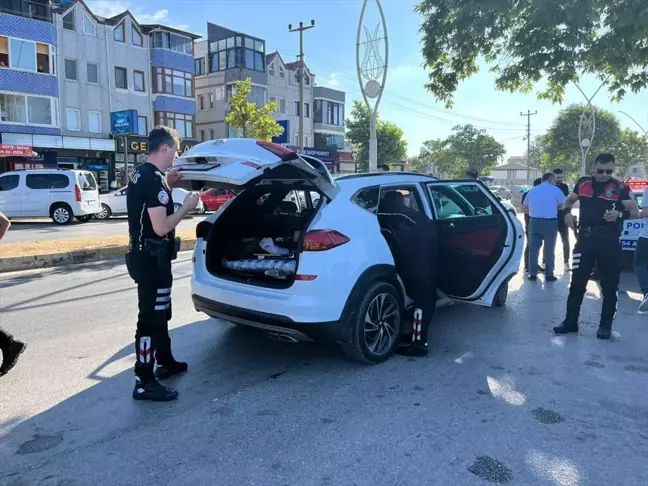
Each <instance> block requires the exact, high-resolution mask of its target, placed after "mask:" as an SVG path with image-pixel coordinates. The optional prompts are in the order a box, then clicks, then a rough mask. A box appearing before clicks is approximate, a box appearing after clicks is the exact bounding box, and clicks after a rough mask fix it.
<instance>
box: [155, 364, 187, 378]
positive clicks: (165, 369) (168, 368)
mask: <svg viewBox="0 0 648 486" xmlns="http://www.w3.org/2000/svg"><path fill="white" fill-rule="evenodd" d="M188 369H189V365H188V364H187V363H185V362H184V361H176V360H175V359H174V360H173V361H170V362H168V363H165V364H163V365H162V364H159V363H158V366H157V368H156V369H155V377H156V378H157V379H158V380H166V379H168V378H171V377H172V376H176V375H180V374H182V373H186V372H187V370H188Z"/></svg>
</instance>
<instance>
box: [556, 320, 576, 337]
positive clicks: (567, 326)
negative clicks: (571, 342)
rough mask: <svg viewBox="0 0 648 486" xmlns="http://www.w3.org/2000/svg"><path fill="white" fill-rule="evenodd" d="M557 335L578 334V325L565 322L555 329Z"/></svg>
mask: <svg viewBox="0 0 648 486" xmlns="http://www.w3.org/2000/svg"><path fill="white" fill-rule="evenodd" d="M553 331H554V332H555V333H556V334H569V333H570V332H578V323H573V322H568V321H567V320H564V321H563V322H562V323H561V324H560V326H556V327H554V328H553Z"/></svg>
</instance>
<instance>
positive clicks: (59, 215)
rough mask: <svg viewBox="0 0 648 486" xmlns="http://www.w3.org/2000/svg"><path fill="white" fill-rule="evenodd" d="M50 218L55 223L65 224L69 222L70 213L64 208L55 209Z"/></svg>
mask: <svg viewBox="0 0 648 486" xmlns="http://www.w3.org/2000/svg"><path fill="white" fill-rule="evenodd" d="M52 217H53V218H54V221H56V222H57V223H59V224H65V223H67V222H68V221H69V220H70V212H69V211H68V210H67V209H65V208H56V209H55V210H54V214H53V215H52Z"/></svg>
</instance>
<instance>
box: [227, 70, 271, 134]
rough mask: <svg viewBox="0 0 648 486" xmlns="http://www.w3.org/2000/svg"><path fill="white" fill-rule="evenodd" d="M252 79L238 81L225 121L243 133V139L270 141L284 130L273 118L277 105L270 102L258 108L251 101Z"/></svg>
mask: <svg viewBox="0 0 648 486" xmlns="http://www.w3.org/2000/svg"><path fill="white" fill-rule="evenodd" d="M250 93H252V79H250V78H247V79H246V80H245V81H237V82H236V88H235V89H234V92H233V94H232V97H231V98H230V100H229V105H230V112H229V113H228V114H227V116H226V117H225V121H227V123H229V124H230V126H232V127H233V128H237V129H239V130H241V131H242V135H243V138H256V139H259V140H268V141H270V140H271V139H272V137H277V136H279V135H281V134H282V133H283V131H284V128H283V127H282V126H281V125H279V123H277V121H276V120H275V119H274V118H272V114H273V113H274V112H275V111H277V103H276V102H274V101H270V102H268V103H266V104H265V106H257V104H256V103H254V102H252V101H250V99H249V98H250Z"/></svg>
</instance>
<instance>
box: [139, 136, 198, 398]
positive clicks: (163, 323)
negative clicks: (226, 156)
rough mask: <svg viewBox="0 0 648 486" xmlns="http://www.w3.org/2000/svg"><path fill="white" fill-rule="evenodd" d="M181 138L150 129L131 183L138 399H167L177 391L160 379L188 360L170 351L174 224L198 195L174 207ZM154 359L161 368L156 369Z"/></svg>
mask: <svg viewBox="0 0 648 486" xmlns="http://www.w3.org/2000/svg"><path fill="white" fill-rule="evenodd" d="M179 145H180V139H179V137H178V135H177V133H176V132H175V131H174V130H172V129H170V128H168V127H164V126H158V127H156V128H154V129H153V130H152V131H151V133H150V134H149V140H148V149H149V157H148V162H147V163H146V164H143V165H141V166H140V167H138V168H137V170H135V172H134V173H133V175H132V176H131V178H130V182H129V184H128V194H127V199H126V201H127V207H128V230H129V236H130V242H129V250H128V253H127V255H126V264H127V267H128V272H129V274H130V276H131V277H132V278H133V280H134V281H135V282H136V283H137V296H138V302H139V303H138V305H139V315H138V319H137V332H136V334H135V353H136V356H137V361H136V363H135V389H134V390H133V398H134V399H136V400H152V401H169V400H173V399H175V398H177V396H178V392H176V391H175V390H173V389H171V388H167V387H165V386H163V385H161V384H160V383H159V382H158V381H157V379H156V378H159V379H162V380H164V379H166V378H169V377H171V376H174V375H177V374H180V373H184V372H186V371H187V368H188V367H187V363H183V362H179V361H176V360H175V358H174V357H173V354H172V353H171V338H170V337H169V325H168V323H169V320H170V319H171V286H172V282H173V276H172V274H171V261H172V260H173V259H175V258H176V256H177V251H178V249H179V246H180V245H179V240H177V239H176V238H175V227H176V226H177V225H178V224H179V223H180V221H182V218H184V217H185V216H186V215H187V213H189V212H190V211H192V210H193V209H195V208H196V205H197V204H198V195H197V194H195V193H189V194H188V195H187V196H186V197H185V200H184V203H183V204H182V206H181V207H180V209H178V211H177V212H175V213H174V209H173V197H172V195H171V187H172V186H173V185H175V184H176V183H177V181H178V180H179V179H180V176H179V174H178V172H177V171H176V170H172V171H170V172H169V174H168V175H166V176H165V172H166V171H167V170H168V169H169V168H170V167H171V165H172V164H173V161H174V160H175V159H176V157H177V155H178V148H179ZM155 361H157V365H158V366H157V369H155V370H154V365H155Z"/></svg>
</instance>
